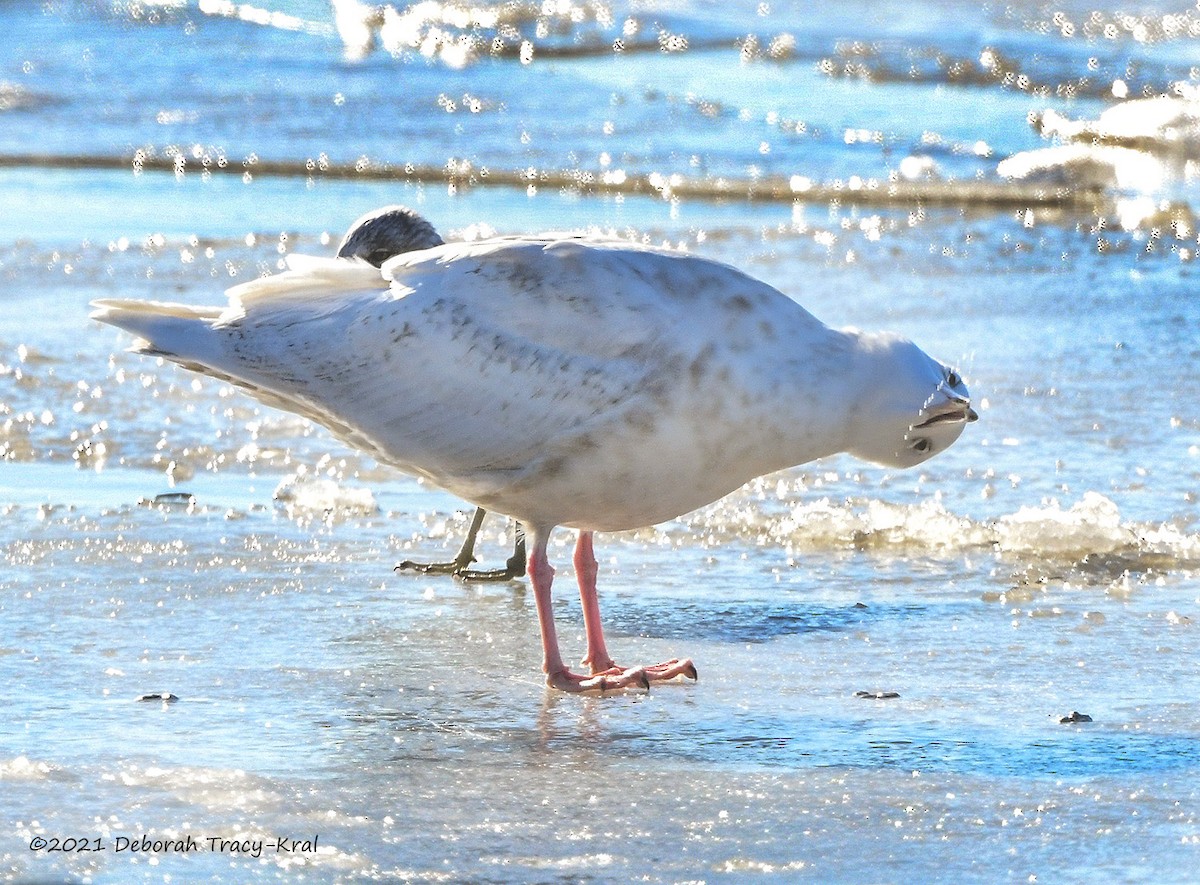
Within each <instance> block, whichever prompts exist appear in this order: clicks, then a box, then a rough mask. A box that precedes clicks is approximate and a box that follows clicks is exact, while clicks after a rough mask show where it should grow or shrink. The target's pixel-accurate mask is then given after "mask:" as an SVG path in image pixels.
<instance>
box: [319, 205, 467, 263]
mask: <svg viewBox="0 0 1200 885" xmlns="http://www.w3.org/2000/svg"><path fill="white" fill-rule="evenodd" d="M444 242H445V240H443V239H442V238H441V237H440V236H438V232H437V231H436V230H434V229H433V225H432V224H430V223H429V222H428V221H426V220H425V219H424V218H422V217H421V216H420V215H418V214H417V213H416V212H414V211H413V210H411V209H409V208H407V207H405V206H384V207H383V208H382V209H375V210H374V211H371V212H368V213H367V214H366V215H364V216H363V217H362V218H360V219H358V221H356V222H354V224H352V225H350V229H349V230H348V231H346V235H345V236H344V237H342V242H341V245H339V246H338V250H337V257H338V258H361V259H363V260H364V261H369V262H370V263H371V264H373V265H375V266H376V267H380V266H381V265H382V264H383V263H384V262H385V261H387V260H388V259H389V258H391V257H392V256H393V255H399V254H400V253H402V252H415V251H417V250H418V249H432V248H433V247H434V246H440V245H442V243H444Z"/></svg>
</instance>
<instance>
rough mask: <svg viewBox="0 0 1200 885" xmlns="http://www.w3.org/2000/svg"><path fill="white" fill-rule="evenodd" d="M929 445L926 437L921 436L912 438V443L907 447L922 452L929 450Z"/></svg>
mask: <svg viewBox="0 0 1200 885" xmlns="http://www.w3.org/2000/svg"><path fill="white" fill-rule="evenodd" d="M930 445H931V443H930V442H929V440H928V439H926V438H925V437H921V438H920V439H916V440H913V443H912V445H911V446H909V448H911V449H912V450H913V451H914V452H921V453H922V454H923V453H925V452H928V451H929V446H930Z"/></svg>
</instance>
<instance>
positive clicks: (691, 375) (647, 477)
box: [93, 236, 977, 691]
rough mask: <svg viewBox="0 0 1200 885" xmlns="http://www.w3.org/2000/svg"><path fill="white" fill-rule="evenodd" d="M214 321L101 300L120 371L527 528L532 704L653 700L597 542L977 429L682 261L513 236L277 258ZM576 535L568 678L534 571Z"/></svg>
mask: <svg viewBox="0 0 1200 885" xmlns="http://www.w3.org/2000/svg"><path fill="white" fill-rule="evenodd" d="M288 263H289V267H290V269H289V270H287V271H285V272H283V273H279V274H276V275H274V276H269V277H263V278H261V279H258V280H254V281H252V282H248V283H243V284H242V285H239V286H234V287H233V288H231V289H229V290H228V291H227V292H226V296H227V304H225V305H223V306H215V307H199V308H197V307H188V306H184V305H179V304H164V303H155V302H138V301H124V300H105V301H98V302H96V303H95V305H94V307H95V308H96V311H95V313H94V314H93V317H94V318H95V319H98V320H101V321H103V322H106V323H110V324H112V325H115V326H119V327H120V328H122V329H125V330H126V331H128V332H130V333H132V334H134V335H135V336H137V339H138V340H137V341H136V342H135V344H134V346H133V350H134V351H136V352H139V353H143V354H146V355H149V356H161V357H163V358H164V359H167V360H171V361H173V362H176V363H178V364H179V365H181V366H183V367H185V368H187V369H191V370H193V371H196V372H201V373H204V374H206V375H210V376H213V377H215V378H219V379H223V380H226V381H229V382H231V383H233V384H236V385H238V386H240V387H242V388H244V389H245V390H247V391H248V392H250V393H251V394H253V395H254V396H255V397H257V398H258V399H260V400H262V401H263V402H265V403H267V404H269V405H272V406H277V407H280V408H283V409H287V410H289V411H292V412H295V413H297V414H300V415H303V416H305V417H308V418H311V419H312V420H314V421H316V422H318V423H320V424H322V425H324V426H325V427H327V428H328V429H329V430H330V431H331V432H332V433H333V434H334V435H335V436H336V437H338V438H339V439H341V440H343V441H344V442H346V443H347V444H349V445H351V446H354V447H356V448H359V449H361V450H363V451H364V452H366V453H368V454H369V455H371V456H373V457H374V458H376V459H377V460H378V461H380V462H381V463H385V464H390V465H393V466H394V467H396V468H398V469H400V470H402V471H405V472H407V473H410V474H413V475H416V476H421V477H425V478H426V479H428V480H429V481H430V482H432V483H434V484H436V485H438V486H440V487H442V488H444V489H446V490H448V491H450V492H452V493H453V494H455V495H457V496H459V497H461V498H464V499H465V500H467V501H470V502H472V503H474V504H476V505H478V506H480V507H483V508H486V509H488V510H495V511H497V512H499V513H503V514H506V515H508V516H511V517H512V518H514V519H516V520H518V521H519V522H520V523H521V524H522V525H523V526H524V527H525V529H526V532H527V538H528V545H529V560H528V571H529V578H530V582H531V584H532V586H533V591H534V599H535V602H536V606H537V614H538V621H539V625H540V628H541V635H542V647H543V655H544V658H543V669H544V671H545V673H546V682H547V684H548V685H549V686H551V687H552V688H556V689H561V690H564V691H589V690H600V691H604V690H606V689H620V688H628V687H649V685H650V683H651V682H652V681H655V680H667V679H673V678H676V677H678V676H681V675H683V676H690V677H693V678H694V677H695V674H696V670H695V667H694V665H693V664H692V662H691V661H690V660H686V659H673V660H670V661H665V662H662V663H660V664H653V665H650V666H642V667H629V668H626V667H621V666H619V665H617V663H616V662H615V661H614V659H613V658H612V656H611V655H610V654H609V651H608V648H607V646H606V643H605V639H604V632H603V629H602V626H601V619H600V605H599V601H598V598H597V594H596V575H597V565H596V558H595V555H594V552H593V533H594V532H597V531H600V532H604V531H622V530H626V529H635V528H639V527H642V526H648V525H653V524H655V523H659V522H664V521H666V520H670V519H674V518H676V517H678V516H680V515H682V514H684V513H688V512H689V511H692V510H695V509H697V508H699V507H703V506H704V505H706V504H709V503H711V502H713V501H716V500H717V499H719V498H721V497H723V496H724V495H727V494H729V493H730V492H732V491H734V490H736V489H738V488H739V487H741V486H742V485H744V484H745V483H746V482H748V481H750V480H751V479H754V478H755V477H757V476H761V475H764V474H767V473H771V472H773V471H776V470H781V469H784V468H787V467H792V466H794V465H797V464H803V463H805V462H808V461H812V460H814V459H816V458H821V457H825V456H828V455H833V454H835V453H839V452H848V453H850V454H852V455H855V456H857V457H860V458H863V459H865V460H868V461H873V462H876V463H880V464H884V465H889V466H892V467H911V466H914V465H916V464H920V463H921V462H923V461H925V460H926V459H928V458H930V457H931V456H933V455H935V454H937V453H938V452H940V451H942V450H943V449H945V448H947V447H948V446H949V445H951V444H952V443H953V442H954V441H955V440H957V439H958V437H959V435H960V434H961V433H962V431H963V428H964V427H965V426H966V424H967V423H968V422H970V421H974V420H975V419H976V417H977V416H976V414H975V412H974V410H973V409H972V408H971V404H970V399H969V396H968V393H967V389H966V387H965V386H964V384H963V381H962V379H961V378H960V377H959V376H958V374H957V373H956V372H954V371H953V370H952V369H950V368H949V367H947V366H945V365H944V364H942V363H940V362H938V361H937V360H935V359H933V358H932V357H930V356H928V355H926V354H925V353H924V352H923V351H922V350H921V349H920V348H918V347H917V346H916V345H915V344H913V343H912V342H910V341H908V340H907V339H905V338H902V337H900V336H898V335H894V334H889V333H882V334H870V333H865V332H860V331H857V330H853V329H847V330H835V329H831V328H829V327H827V326H825V325H824V324H823V323H821V322H820V321H819V320H817V319H816V318H815V317H814V316H812V314H810V313H808V312H807V311H806V310H804V308H802V307H801V306H800V305H799V304H797V303H796V302H795V301H793V300H792V299H790V298H788V297H787V296H786V295H783V294H782V293H780V292H779V291H778V290H776V289H774V288H772V287H771V286H768V285H767V284H765V283H762V282H759V281H758V280H755V279H753V278H752V277H749V276H747V275H746V274H744V273H742V272H741V271H738V270H736V269H734V268H732V267H729V266H727V265H724V264H720V263H717V262H715V261H711V260H708V259H705V258H701V257H697V256H694V255H690V254H685V253H677V252H668V251H660V250H657V249H653V248H645V247H641V246H635V245H630V244H627V243H621V242H613V241H594V240H588V239H586V238H577V237H565V236H551V237H536V236H531V237H510V238H495V239H489V240H483V241H479V242H474V243H456V244H444V245H440V246H435V247H433V248H429V249H421V250H418V251H412V252H405V253H403V254H400V255H397V256H395V257H394V258H391V259H389V260H387V261H386V262H384V263H383V266H382V268H379V267H375V266H373V265H372V264H370V263H369V262H367V261H363V260H347V259H344V258H324V259H322V258H308V257H304V256H299V255H293V256H291V257H290V258H289V262H288ZM557 526H564V527H568V528H573V529H577V530H578V537H577V540H576V545H575V554H574V565H575V573H576V578H577V581H578V584H579V593H580V599H581V601H582V609H583V621H584V632H585V637H586V655H585V657H584V659H583V664H584V666H585V667H586V670H587V672H583V673H575V672H572V671H571V670H570V669H568V667H567V666H566V664H565V663H564V661H563V658H562V655H561V653H560V651H559V643H558V638H557V633H556V629H555V622H554V615H553V609H552V606H551V586H552V581H553V576H554V569H553V568H552V567H551V565H550V562H549V560H548V558H547V554H546V545H547V541H548V540H549V538H550V534H551V532H552V531H553V529H554V528H555V527H557Z"/></svg>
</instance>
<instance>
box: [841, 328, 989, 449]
mask: <svg viewBox="0 0 1200 885" xmlns="http://www.w3.org/2000/svg"><path fill="white" fill-rule="evenodd" d="M860 345H861V347H862V353H863V355H864V359H865V361H866V366H867V371H866V372H865V373H864V377H865V378H867V379H869V380H868V381H867V387H866V389H865V390H864V391H862V392H861V393H860V395H859V398H858V401H857V405H856V407H855V409H854V412H853V415H852V417H851V422H850V439H849V442H848V445H847V447H846V450H847V451H848V452H850V454H852V455H855V456H856V457H859V458H862V459H864V460H866V461H873V462H875V463H876V464H883V465H885V466H887V467H914V466H916V465H917V464H920V463H921V462H922V461H927V460H928V459H930V458H932V457H933V456H934V455H936V454H938V453H939V452H941V451H944V450H945V449H948V448H949V447H950V446H951V445H952V444H953V443H954V441H955V440H957V439H958V438H959V436H961V435H962V432H963V428H964V427H966V426H967V425H968V424H970V423H971V422H972V421H975V420H977V419H978V418H979V416H978V415H977V414H976V413H975V410H974V409H972V408H971V396H970V393H969V392H968V391H967V386H966V384H964V383H963V379H962V376H960V375H959V374H958V372H957V371H955V370H954V369H952V368H950V367H949V366H947V365H945V364H943V363H941V362H939V361H938V360H935V359H934V358H933V357H931V356H929V355H928V354H926V353H925V352H924V351H922V350H921V348H919V347H917V346H916V345H915V344H913V343H912V342H911V341H909V340H907V339H905V338H900V337H898V336H893V335H875V336H866V335H863V336H860Z"/></svg>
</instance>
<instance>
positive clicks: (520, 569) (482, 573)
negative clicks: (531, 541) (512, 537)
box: [454, 522, 526, 581]
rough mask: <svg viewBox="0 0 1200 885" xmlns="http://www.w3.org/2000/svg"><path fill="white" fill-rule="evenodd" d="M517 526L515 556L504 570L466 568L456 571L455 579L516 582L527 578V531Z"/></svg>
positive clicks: (506, 562) (507, 562) (509, 560)
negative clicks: (518, 579)
mask: <svg viewBox="0 0 1200 885" xmlns="http://www.w3.org/2000/svg"><path fill="white" fill-rule="evenodd" d="M515 525H516V531H517V540H516V542H515V543H514V544H513V555H512V556H510V557H509V558H508V559H507V560H505V562H504V568H498V569H472V568H464V569H460V570H459V571H456V572H455V573H454V577H456V578H458V579H459V580H462V581H515V580H516V579H517V578H523V577H525V562H526V552H525V529H523V528H522V527H521V524H520V523H519V522H518V523H516V524H515Z"/></svg>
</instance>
